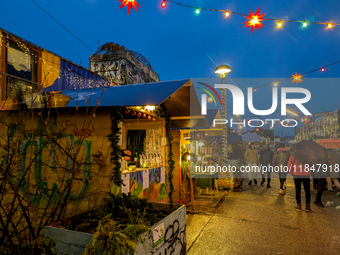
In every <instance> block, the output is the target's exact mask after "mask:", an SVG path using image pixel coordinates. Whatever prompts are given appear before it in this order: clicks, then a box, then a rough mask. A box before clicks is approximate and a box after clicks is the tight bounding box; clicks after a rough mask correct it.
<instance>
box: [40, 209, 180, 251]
mask: <svg viewBox="0 0 340 255" xmlns="http://www.w3.org/2000/svg"><path fill="white" fill-rule="evenodd" d="M152 204H153V206H154V207H156V208H159V209H162V210H165V211H169V212H170V206H171V205H170V204H163V203H152ZM176 206H178V207H179V208H178V209H177V210H176V211H174V212H173V213H170V214H169V215H168V216H166V217H165V218H164V219H162V220H160V221H159V222H157V223H156V224H154V225H153V226H152V227H151V229H152V233H148V232H146V233H144V234H142V236H143V239H144V240H145V241H144V242H143V243H141V242H137V246H136V252H134V253H133V255H150V254H157V255H158V254H172V255H184V254H186V225H187V224H186V207H185V205H176ZM158 233H159V234H158ZM44 235H45V237H46V236H49V237H50V238H51V239H53V240H54V241H56V243H57V244H56V247H55V251H54V252H55V253H56V254H58V255H61V254H62V255H81V254H82V252H83V251H84V250H85V247H86V246H87V244H88V243H89V242H90V240H91V239H92V236H93V234H89V233H84V232H79V231H72V230H67V229H62V228H58V227H52V226H46V227H45V232H44ZM102 253H103V249H97V251H96V253H95V254H98V255H99V254H102ZM124 255H132V254H131V253H128V252H126V253H125V254H124Z"/></svg>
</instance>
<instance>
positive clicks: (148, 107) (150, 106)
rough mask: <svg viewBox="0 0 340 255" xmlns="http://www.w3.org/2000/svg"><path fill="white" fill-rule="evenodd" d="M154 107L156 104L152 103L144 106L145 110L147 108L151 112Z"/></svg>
mask: <svg viewBox="0 0 340 255" xmlns="http://www.w3.org/2000/svg"><path fill="white" fill-rule="evenodd" d="M155 109H156V106H153V105H147V106H145V110H148V111H149V112H152V111H154V110H155Z"/></svg>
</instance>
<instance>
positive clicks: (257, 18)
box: [242, 6, 266, 34]
mask: <svg viewBox="0 0 340 255" xmlns="http://www.w3.org/2000/svg"><path fill="white" fill-rule="evenodd" d="M260 8H261V6H260V7H259V8H258V9H257V12H256V13H255V14H253V13H252V12H251V11H249V13H250V14H249V16H244V17H245V18H247V19H249V20H248V21H245V22H243V23H242V24H245V23H246V25H245V26H244V27H251V32H250V34H252V33H253V31H254V28H255V27H256V28H257V30H259V29H260V28H261V29H262V26H264V27H265V25H263V24H262V23H261V21H263V20H266V19H263V16H264V15H266V13H265V14H261V15H260Z"/></svg>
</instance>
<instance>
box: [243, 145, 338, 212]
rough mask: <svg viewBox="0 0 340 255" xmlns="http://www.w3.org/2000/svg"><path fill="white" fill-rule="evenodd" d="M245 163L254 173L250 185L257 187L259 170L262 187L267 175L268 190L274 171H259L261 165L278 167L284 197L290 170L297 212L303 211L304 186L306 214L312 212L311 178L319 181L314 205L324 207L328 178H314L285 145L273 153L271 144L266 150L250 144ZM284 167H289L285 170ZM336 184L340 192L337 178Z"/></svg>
mask: <svg viewBox="0 0 340 255" xmlns="http://www.w3.org/2000/svg"><path fill="white" fill-rule="evenodd" d="M244 162H245V163H246V164H247V165H248V166H249V167H250V168H251V169H253V170H254V171H249V182H248V185H252V181H254V184H255V185H257V180H256V174H257V172H258V171H257V170H259V171H260V172H261V173H262V181H261V185H264V183H265V181H266V179H265V177H266V176H265V175H267V188H271V186H270V180H271V174H272V171H271V170H269V169H267V168H266V170H265V171H263V169H262V170H261V169H259V168H258V167H259V166H260V165H261V166H262V167H267V166H268V165H270V166H272V168H271V169H274V168H275V167H276V166H277V167H278V168H277V169H279V171H278V176H279V179H280V192H279V193H280V195H284V194H285V193H286V186H285V182H286V178H287V174H288V172H287V171H286V170H287V169H288V170H289V173H290V174H291V175H292V176H293V178H294V184H295V193H296V202H297V206H296V207H295V210H296V211H301V210H302V204H301V186H302V185H303V187H304V191H305V197H306V212H312V210H311V206H310V200H311V189H310V182H311V177H313V178H314V179H316V180H317V182H318V191H317V194H316V199H315V201H314V203H315V204H316V205H317V206H320V207H324V205H323V204H322V202H321V196H322V193H323V191H324V189H325V186H326V178H327V177H328V176H326V175H324V176H314V175H313V173H312V174H311V173H310V171H309V167H308V166H306V165H302V164H301V163H300V162H299V161H298V160H297V159H296V158H294V157H293V156H292V155H291V154H290V152H289V151H287V150H286V147H285V145H284V144H283V143H280V144H278V146H276V150H275V151H272V150H271V149H270V147H269V144H266V145H265V147H264V148H261V147H260V148H255V143H250V147H249V148H248V149H246V151H245V153H244ZM283 166H287V167H286V168H284V167H283ZM332 180H333V181H334V184H335V185H336V186H337V188H338V189H339V190H340V184H339V181H338V179H337V178H334V179H332ZM329 187H331V188H332V182H330V186H329V185H328V188H329Z"/></svg>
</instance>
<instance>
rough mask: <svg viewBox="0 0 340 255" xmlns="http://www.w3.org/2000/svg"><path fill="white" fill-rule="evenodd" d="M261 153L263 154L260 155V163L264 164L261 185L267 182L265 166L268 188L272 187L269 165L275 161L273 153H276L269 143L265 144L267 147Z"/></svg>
mask: <svg viewBox="0 0 340 255" xmlns="http://www.w3.org/2000/svg"><path fill="white" fill-rule="evenodd" d="M260 154H261V156H260V163H261V165H262V181H261V186H263V184H264V183H265V182H266V179H265V172H264V171H263V170H264V168H265V169H267V171H266V173H267V188H271V187H270V177H271V172H270V169H269V165H271V164H272V163H273V155H274V153H273V152H272V150H271V149H270V148H269V144H268V143H267V144H266V145H265V148H264V149H263V150H262V151H261V153H260Z"/></svg>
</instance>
